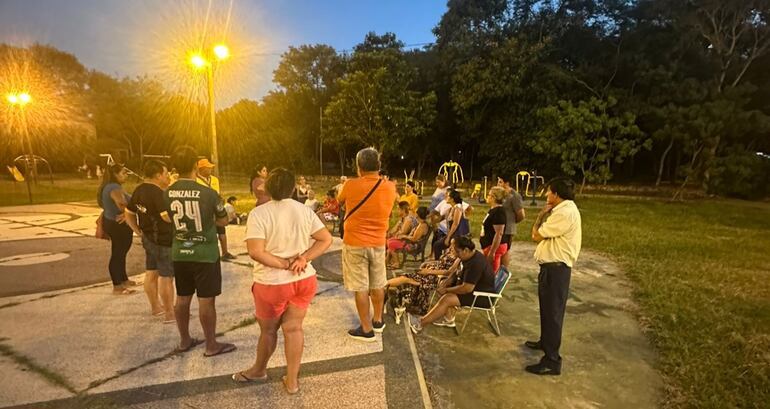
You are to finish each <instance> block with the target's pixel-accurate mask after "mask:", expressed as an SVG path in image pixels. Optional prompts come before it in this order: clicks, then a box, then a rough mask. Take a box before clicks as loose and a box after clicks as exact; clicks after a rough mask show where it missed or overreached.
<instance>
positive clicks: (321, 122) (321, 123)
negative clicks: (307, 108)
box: [318, 107, 324, 176]
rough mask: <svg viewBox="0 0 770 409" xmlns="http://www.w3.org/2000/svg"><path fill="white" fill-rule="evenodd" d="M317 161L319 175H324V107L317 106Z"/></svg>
mask: <svg viewBox="0 0 770 409" xmlns="http://www.w3.org/2000/svg"><path fill="white" fill-rule="evenodd" d="M318 118H319V121H318V124H319V125H318V162H319V166H320V168H321V169H320V170H321V176H323V175H324V109H323V107H318Z"/></svg>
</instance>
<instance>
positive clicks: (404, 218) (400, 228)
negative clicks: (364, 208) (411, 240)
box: [388, 202, 417, 239]
mask: <svg viewBox="0 0 770 409" xmlns="http://www.w3.org/2000/svg"><path fill="white" fill-rule="evenodd" d="M398 217H399V219H398V223H396V224H394V225H393V227H391V228H390V230H388V239H394V238H397V237H399V236H408V235H409V234H410V233H411V232H412V229H414V228H415V227H417V218H416V217H414V216H412V215H411V214H410V212H409V203H408V202H398Z"/></svg>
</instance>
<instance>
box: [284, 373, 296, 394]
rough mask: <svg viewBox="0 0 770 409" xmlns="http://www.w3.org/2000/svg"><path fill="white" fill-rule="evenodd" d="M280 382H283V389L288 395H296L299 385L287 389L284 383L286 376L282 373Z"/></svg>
mask: <svg viewBox="0 0 770 409" xmlns="http://www.w3.org/2000/svg"><path fill="white" fill-rule="evenodd" d="M281 383H283V387H284V389H286V393H288V394H289V395H296V394H298V393H299V386H297V389H289V385H287V384H286V376H285V375H284V376H283V377H281Z"/></svg>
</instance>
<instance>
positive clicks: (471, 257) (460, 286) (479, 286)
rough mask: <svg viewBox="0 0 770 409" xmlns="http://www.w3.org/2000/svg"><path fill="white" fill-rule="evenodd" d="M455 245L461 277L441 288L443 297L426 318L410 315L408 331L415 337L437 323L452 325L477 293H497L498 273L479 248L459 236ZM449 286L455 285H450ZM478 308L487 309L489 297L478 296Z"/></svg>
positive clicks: (449, 280)
mask: <svg viewBox="0 0 770 409" xmlns="http://www.w3.org/2000/svg"><path fill="white" fill-rule="evenodd" d="M453 243H454V251H455V254H457V257H458V258H460V260H461V262H462V263H463V268H462V270H461V271H462V277H458V279H457V280H453V278H454V274H452V276H450V277H449V279H447V280H444V282H443V283H442V284H441V285H439V287H438V288H437V289H436V293H437V294H438V295H440V296H441V298H440V299H439V300H438V303H436V305H435V306H433V308H432V309H431V310H430V312H428V314H427V315H425V316H423V317H419V316H417V315H415V314H409V328H411V330H412V332H414V333H415V334H417V333H419V332H420V331H422V329H423V327H425V326H426V325H428V324H430V323H434V322H435V323H436V325H439V326H453V325H454V312H455V309H456V308H457V307H470V306H472V305H473V302H474V296H473V292H474V291H483V292H494V289H495V274H494V272H493V271H492V266H491V265H490V264H489V260H487V258H486V257H484V254H482V253H481V252H479V251H477V250H476V245H475V244H473V241H472V240H471V239H470V238H468V237H464V236H462V237H456V238H455V239H454V240H453ZM450 283H452V284H451V286H450ZM475 306H476V307H482V308H485V307H486V308H488V307H489V306H490V305H489V300H488V299H487V298H486V297H479V298H478V299H476V304H475ZM439 319H440V320H439Z"/></svg>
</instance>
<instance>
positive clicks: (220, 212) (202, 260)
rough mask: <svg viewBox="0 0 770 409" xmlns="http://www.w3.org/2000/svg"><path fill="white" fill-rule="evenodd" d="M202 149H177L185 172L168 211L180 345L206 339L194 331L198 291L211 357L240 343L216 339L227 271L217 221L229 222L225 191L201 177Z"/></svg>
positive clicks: (176, 159) (170, 194) (169, 197)
mask: <svg viewBox="0 0 770 409" xmlns="http://www.w3.org/2000/svg"><path fill="white" fill-rule="evenodd" d="M197 162H198V155H197V153H196V152H195V150H194V149H192V148H191V147H189V146H183V147H180V148H179V149H177V150H176V151H175V152H174V154H173V155H172V156H171V163H172V164H173V165H174V166H175V167H176V170H177V172H179V180H177V181H176V182H175V183H174V184H173V185H171V186H169V188H168V190H166V193H165V196H166V201H167V203H168V214H169V216H170V217H171V221H172V225H173V228H174V238H173V241H172V243H171V259H172V260H173V262H174V279H175V281H176V294H177V299H176V300H177V301H176V306H175V307H174V313H175V315H176V323H177V327H178V328H179V335H180V336H181V338H182V339H181V342H180V344H179V346H178V347H177V351H179V352H184V351H187V350H189V349H190V348H192V347H194V346H195V345H197V344H199V343H200V342H199V341H198V340H196V339H194V338H191V337H190V328H189V327H190V302H191V301H192V296H193V294H196V293H197V295H198V305H199V308H200V309H199V315H200V321H201V327H203V334H204V336H205V337H206V352H205V353H204V354H203V355H204V356H206V357H210V356H215V355H219V354H224V353H227V352H232V351H234V350H235V345H233V344H227V343H220V342H217V340H216V335H215V334H216V326H217V311H216V307H215V303H214V300H215V297H216V296H218V295H219V294H221V293H222V271H221V268H220V265H219V246H218V244H217V228H216V226H224V225H226V224H227V212H226V211H225V208H224V205H223V204H222V200H221V199H220V198H219V195H218V194H217V193H216V192H215V191H214V190H213V189H211V188H209V187H207V186H203V185H201V184H199V183H197V182H196V181H195V178H196V173H197V169H196V167H197V166H196V163H197Z"/></svg>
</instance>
